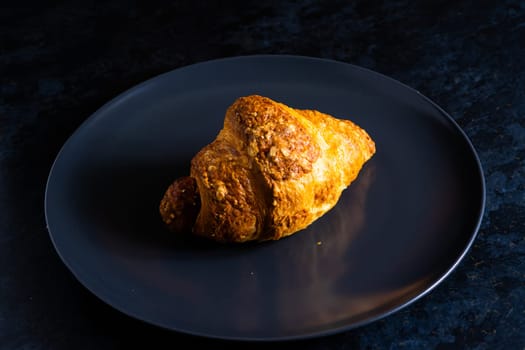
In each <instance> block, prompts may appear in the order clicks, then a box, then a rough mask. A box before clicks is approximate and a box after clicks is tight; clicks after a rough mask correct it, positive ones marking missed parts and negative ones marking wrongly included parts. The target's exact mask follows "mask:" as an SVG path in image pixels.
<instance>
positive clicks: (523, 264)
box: [0, 0, 525, 350]
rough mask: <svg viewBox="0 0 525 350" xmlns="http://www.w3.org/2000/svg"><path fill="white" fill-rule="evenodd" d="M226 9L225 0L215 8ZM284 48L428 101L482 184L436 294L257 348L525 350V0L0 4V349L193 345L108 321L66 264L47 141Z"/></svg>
mask: <svg viewBox="0 0 525 350" xmlns="http://www.w3.org/2000/svg"><path fill="white" fill-rule="evenodd" d="M227 3H228V2H227ZM248 54H294V55H306V56H313V57H322V58H329V59H335V60H339V61H343V62H348V63H353V64H356V65H360V66H363V67H366V68H370V69H372V70H375V71H377V72H380V73H383V74H385V75H388V76H390V77H393V78H394V79H397V80H399V81H401V82H403V83H405V84H407V85H409V86H411V87H413V88H415V89H417V90H419V91H420V92H421V93H422V94H424V95H426V96H427V97H429V98H431V99H432V100H434V101H435V102H436V103H437V104H439V105H440V106H441V107H443V108H444V109H445V110H446V111H447V112H449V113H450V115H451V116H452V117H453V118H454V119H455V120H456V121H457V123H458V124H459V125H460V126H461V127H462V128H463V130H464V131H465V132H466V134H467V135H468V137H469V138H470V140H471V141H472V143H473V145H474V147H475V149H476V150H477V152H478V154H479V157H480V160H481V163H482V166H483V169H484V174H485V179H486V187H487V198H486V210H485V214H484V217H483V222H482V225H481V228H480V231H479V234H478V237H477V239H476V240H475V242H474V244H473V246H472V247H471V249H470V251H469V252H468V254H467V255H466V257H465V258H464V260H463V261H462V262H461V263H460V264H459V266H458V267H457V269H456V270H454V272H453V273H452V274H451V275H450V276H449V277H448V278H447V279H446V280H445V281H443V283H441V284H440V285H439V286H438V287H437V288H435V289H434V290H433V291H432V292H431V293H429V294H428V295H426V296H425V297H423V298H422V299H420V300H418V301H416V302H415V303H413V304H411V305H410V306H408V307H406V308H404V309H402V310H400V311H399V312H397V313H394V314H393V315H390V316H388V317H386V318H383V319H381V320H379V321H376V322H374V323H371V324H369V325H366V326H363V327H360V328H357V329H353V330H350V331H347V332H343V333H339V334H336V335H331V336H327V337H322V338H317V339H309V340H304V341H297V342H285V343H277V344H266V343H265V344H250V345H249V346H250V347H254V348H266V347H272V348H282V349H284V348H286V349H289V348H297V349H299V348H301V349H353V348H356V349H458V348H469V349H522V348H524V347H525V302H524V300H525V224H524V223H525V3H524V2H523V1H517V0H516V1H512V0H507V1H437V0H432V1H427V2H411V1H354V2H345V1H302V2H299V1H267V2H266V1H243V2H238V3H236V5H235V6H230V5H227V4H226V3H224V2H211V1H209V2H200V1H172V2H165V1H157V0H150V1H127V2H124V1H107V2H86V1H56V2H37V1H33V2H30V1H19V2H17V1H7V2H4V4H3V5H2V6H1V10H0V348H2V349H13V350H15V349H39V350H40V349H72V348H75V349H92V348H97V349H115V348H118V349H120V348H129V347H131V348H133V347H136V346H138V345H143V346H147V345H152V344H159V345H160V344H165V345H166V346H169V347H173V346H177V345H179V344H181V343H182V342H186V341H191V342H192V344H195V345H199V346H200V345H203V346H206V347H228V348H244V347H246V344H243V343H232V342H227V341H217V340H210V339H205V338H198V337H194V336H189V335H184V334H178V333H173V332H168V331H164V330H160V329H157V328H155V327H152V326H148V325H146V324H144V323H141V322H139V321H135V320H134V319H131V318H129V317H127V316H124V315H123V314H121V313H119V312H117V311H115V310H113V309H112V308H111V307H109V306H107V305H106V304H104V303H103V302H101V301H99V299H97V298H96V297H95V296H93V295H92V294H91V293H90V292H88V291H87V290H85V289H84V288H83V287H82V286H81V284H80V283H78V281H77V280H76V279H75V278H74V277H73V276H72V274H71V273H70V272H69V270H68V269H67V268H66V267H65V266H64V264H63V263H62V262H61V260H60V258H59V256H58V255H57V253H56V251H55V250H54V248H53V245H52V243H51V241H50V239H49V235H48V233H47V230H46V223H45V218H44V210H43V203H44V190H45V185H46V180H47V176H48V174H49V170H50V167H51V164H52V162H53V160H54V158H55V157H56V155H57V152H58V151H59V149H60V147H61V146H62V145H63V143H64V142H65V141H66V139H67V138H68V137H69V136H70V135H71V133H72V132H73V131H74V130H75V129H76V128H77V127H78V126H79V125H80V124H81V123H82V122H83V121H84V120H85V119H86V118H88V117H89V116H90V115H91V114H92V113H93V112H94V111H96V110H97V109H98V108H99V107H100V106H102V105H103V104H104V103H105V102H107V101H109V100H110V99H112V98H113V97H115V96H116V95H118V94H119V93H121V92H123V91H125V90H127V89H128V88H130V87H132V86H134V85H135V84H137V83H139V82H142V81H144V80H146V79H148V78H151V77H154V76H156V75H158V74H160V73H163V72H167V71H170V70H173V69H175V68H178V67H182V66H185V65H188V64H192V63H195V62H202V61H206V60H210V59H215V58H221V57H230V56H238V55H248Z"/></svg>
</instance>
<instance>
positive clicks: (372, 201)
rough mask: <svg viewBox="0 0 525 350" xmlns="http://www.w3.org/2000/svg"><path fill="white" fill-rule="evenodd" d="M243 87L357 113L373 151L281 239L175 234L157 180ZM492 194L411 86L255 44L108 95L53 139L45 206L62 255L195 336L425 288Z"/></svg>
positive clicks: (211, 131)
mask: <svg viewBox="0 0 525 350" xmlns="http://www.w3.org/2000/svg"><path fill="white" fill-rule="evenodd" d="M250 94H260V95H264V96H267V97H270V98H272V99H274V100H277V101H280V102H282V103H285V104H287V105H289V106H291V107H295V108H306V109H316V110H319V111H322V112H325V113H328V114H331V115H333V116H336V117H338V118H348V119H351V120H353V121H354V122H355V123H357V124H358V125H360V126H361V127H363V128H364V129H365V130H367V131H368V133H369V134H370V135H371V137H372V138H373V139H374V140H375V142H376V146H377V153H376V155H375V156H374V157H373V158H372V159H371V160H370V161H369V162H368V163H367V164H366V165H365V166H364V168H363V169H362V170H361V173H360V174H359V177H358V178H357V180H356V181H355V182H354V183H352V184H351V185H350V187H348V188H347V189H346V190H345V191H344V192H343V195H342V196H341V198H340V200H339V202H338V203H337V205H336V206H335V207H334V208H333V209H332V210H331V211H330V212H328V213H327V214H326V215H324V216H323V217H321V218H320V219H318V220H317V221H316V222H315V223H314V224H312V225H311V226H310V227H308V228H307V229H305V230H303V231H300V232H298V233H296V234H294V235H292V236H290V237H288V238H285V239H282V240H279V241H275V242H265V243H257V244H252V243H249V244H242V245H219V244H214V243H211V242H208V241H204V240H199V239H196V238H193V237H176V236H173V235H171V234H169V233H167V232H166V230H165V228H164V226H163V225H162V222H161V220H160V216H159V214H158V205H159V201H160V199H161V198H162V196H163V193H164V191H165V190H166V188H167V186H168V185H169V184H170V183H171V182H172V181H173V180H174V179H175V178H177V177H179V176H183V175H188V173H189V164H190V160H191V158H192V157H193V156H194V155H195V153H196V152H197V151H199V150H200V148H201V147H203V146H205V145H206V144H208V143H209V142H211V141H212V140H213V139H214V138H215V136H216V135H217V133H218V131H219V130H220V129H221V127H222V122H223V118H224V113H225V111H226V108H227V107H228V106H229V105H230V104H231V103H233V101H234V100H235V99H236V98H238V97H240V96H245V95H250ZM484 198H485V190H484V180H483V174H482V170H481V167H480V163H479V160H478V157H477V155H476V153H475V150H474V149H473V147H472V145H471V143H470V142H469V140H468V139H467V137H466V136H465V134H464V133H463V132H462V131H461V130H460V128H459V127H458V126H457V124H456V123H455V122H454V121H453V120H452V118H451V117H450V116H448V115H447V114H446V113H445V112H444V111H443V110H442V109H441V108H439V107H438V106H436V105H435V104H434V103H432V102H431V101H430V100H429V99H427V98H425V97H424V96H422V95H421V94H419V93H418V92H417V91H415V90H413V89H411V88H409V87H407V86H405V85H403V84H401V83H399V82H397V81H395V80H392V79H390V78H388V77H385V76H383V75H380V74H377V73H374V72H372V71H369V70H366V69H362V68H359V67H356V66H352V65H349V64H344V63H340V62H334V61H330V60H323V59H314V58H306V57H295V56H247V57H237V58H229V59H221V60H216V61H210V62H205V63H199V64H195V65H191V66H187V67H184V68H181V69H177V70H174V71H172V72H169V73H166V74H163V75H161V76H158V77H156V78H154V79H151V80H148V81H146V82H145V83H143V84H140V85H138V86H136V87H134V88H132V89H131V90H129V91H127V92H125V93H123V94H121V95H120V96H118V97H116V98H115V99H114V100H112V101H110V102H109V103H108V104H106V105H105V106H103V107H102V108H101V109H100V110H99V111H97V112H96V113H95V114H94V115H93V116H91V117H90V118H89V119H87V120H86V121H85V122H84V123H83V124H82V125H81V126H80V127H79V129H78V130H77V131H76V132H75V133H74V134H73V135H72V136H71V138H70V139H69V140H68V141H67V142H66V144H65V145H64V146H63V148H62V150H61V151H60V153H59V155H58V157H57V159H56V161H55V163H54V165H53V167H52V170H51V173H50V176H49V180H48V184H47V189H46V200H45V210H46V220H47V224H48V229H49V233H50V235H51V239H52V241H53V244H54V246H55V248H56V250H57V252H58V254H59V255H60V257H61V258H62V260H63V261H64V263H65V264H66V265H67V267H68V268H69V269H70V270H71V272H72V273H73V274H74V275H75V276H76V278H77V279H78V280H79V281H80V282H81V283H82V284H83V285H84V286H85V287H86V288H87V289H89V290H90V291H91V292H92V293H94V294H95V295H96V296H97V297H99V298H100V299H101V300H103V301H104V302H106V303H107V304H109V305H111V306H113V307H114V308H115V309H117V310H120V311H121V312H123V313H125V314H127V315H129V316H131V317H134V318H137V319H139V320H142V321H145V322H147V323H150V324H153V325H156V326H159V327H163V328H167V329H170V330H174V331H179V332H184V333H189V334H194V335H200V336H207V337H213V338H223V339H236V340H289V339H299V338H308V337H314V336H320V335H327V334H331V333H335V332H340V331H343V330H348V329H351V328H354V327H357V326H360V325H363V324H366V323H369V322H371V321H374V320H377V319H379V318H382V317H384V316H386V315H389V314H391V313H393V312H395V311H397V310H399V309H401V308H403V307H404V306H406V305H408V304H410V303H411V302H413V301H414V300H416V299H418V298H419V297H421V296H423V295H425V294H426V293H428V292H429V291H430V290H431V289H432V288H434V287H435V286H436V285H438V284H439V282H441V281H442V280H443V279H444V278H445V277H446V276H447V275H448V274H449V273H450V272H451V271H452V270H453V269H454V267H455V266H456V265H457V264H458V263H459V262H460V260H461V259H462V258H463V256H464V255H465V254H466V252H467V250H468V249H469V247H470V245H471V244H472V241H473V240H474V238H475V236H476V233H477V230H478V228H479V225H480V221H481V217H482V213H483V208H484Z"/></svg>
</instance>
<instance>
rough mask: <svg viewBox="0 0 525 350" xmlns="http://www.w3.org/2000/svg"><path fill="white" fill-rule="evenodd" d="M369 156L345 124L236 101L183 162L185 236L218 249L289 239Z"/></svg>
mask: <svg viewBox="0 0 525 350" xmlns="http://www.w3.org/2000/svg"><path fill="white" fill-rule="evenodd" d="M374 153H375V144H374V142H373V141H372V139H371V138H370V136H369V135H368V134H367V132H366V131H364V130H363V129H362V128H360V127H359V126H357V125H356V124H354V123H353V122H351V121H349V120H345V119H337V118H334V117H332V116H330V115H328V114H324V113H321V112H319V111H315V110H299V109H294V108H290V107H288V106H286V105H284V104H282V103H279V102H276V101H273V100H271V99H269V98H267V97H263V96H258V95H251V96H246V97H241V98H238V99H237V100H236V101H235V102H234V103H233V104H232V105H231V106H230V107H229V108H228V109H227V111H226V115H225V119H224V126H223V128H222V130H221V131H220V132H219V134H218V135H217V137H216V139H215V140H214V141H213V142H212V143H210V144H208V145H207V146H205V147H204V148H202V149H201V150H200V151H199V152H198V153H197V154H196V155H195V157H194V158H193V159H192V161H191V170H190V176H191V177H192V178H194V179H195V181H196V184H197V187H198V192H199V195H200V201H201V207H200V211H199V213H198V215H197V218H196V221H195V224H194V226H193V232H194V233H195V234H197V235H201V236H206V237H208V238H211V239H214V240H217V241H223V242H245V241H252V240H259V241H262V240H277V239H280V238H282V237H285V236H288V235H290V234H293V233H295V232H297V231H299V230H301V229H304V228H306V227H307V226H308V225H310V224H311V223H312V222H313V221H315V220H316V219H318V218H319V217H320V216H322V215H323V214H325V213H326V212H327V211H328V210H330V209H331V208H332V207H333V206H334V205H335V204H336V203H337V201H338V199H339V197H340V195H341V193H342V191H343V190H344V189H345V188H346V187H347V186H348V185H350V183H351V182H352V181H353V180H354V179H355V178H356V177H357V175H358V173H359V171H360V169H361V168H362V166H363V164H364V163H365V162H366V161H367V160H368V159H370V158H371V157H372V155H373V154H374Z"/></svg>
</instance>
